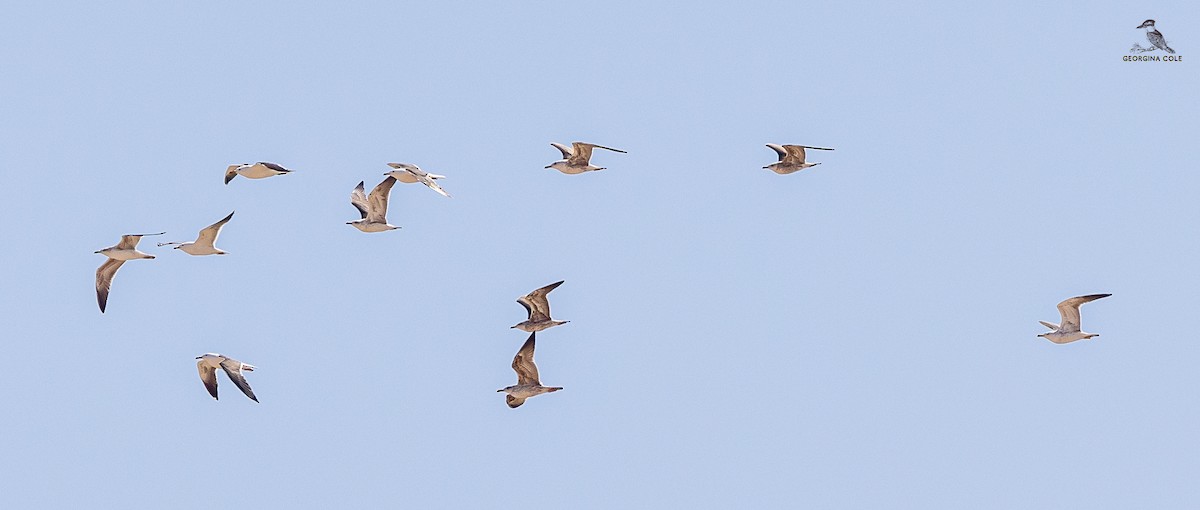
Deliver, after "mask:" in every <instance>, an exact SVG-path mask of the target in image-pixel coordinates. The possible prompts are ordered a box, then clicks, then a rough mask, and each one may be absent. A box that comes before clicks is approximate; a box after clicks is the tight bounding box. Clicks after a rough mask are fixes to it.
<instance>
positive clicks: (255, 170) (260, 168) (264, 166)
mask: <svg viewBox="0 0 1200 510" xmlns="http://www.w3.org/2000/svg"><path fill="white" fill-rule="evenodd" d="M286 173H291V170H288V169H286V168H284V167H283V166H281V165H277V164H275V163H268V162H266V161H259V162H258V163H242V164H240V165H229V168H226V169H225V184H229V181H232V180H233V178H234V177H237V176H239V175H240V176H242V177H245V178H247V179H266V178H267V177H274V176H276V175H283V174H286Z"/></svg>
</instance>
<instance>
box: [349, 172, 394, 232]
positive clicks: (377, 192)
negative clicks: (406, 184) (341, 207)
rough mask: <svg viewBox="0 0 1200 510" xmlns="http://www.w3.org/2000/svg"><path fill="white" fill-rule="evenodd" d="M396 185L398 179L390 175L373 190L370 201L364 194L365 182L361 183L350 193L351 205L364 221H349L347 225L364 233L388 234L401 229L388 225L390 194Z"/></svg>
mask: <svg viewBox="0 0 1200 510" xmlns="http://www.w3.org/2000/svg"><path fill="white" fill-rule="evenodd" d="M395 184H396V178H395V177H392V176H390V175H389V176H388V178H387V179H384V180H383V182H381V183H379V185H378V186H375V189H373V190H371V198H370V199H368V198H367V195H366V193H364V191H365V189H364V188H363V181H359V182H358V186H357V187H355V188H354V191H351V192H350V204H351V205H353V206H354V207H355V208H356V209H358V213H359V214H361V215H362V219H359V220H355V221H347V222H346V224H347V225H353V226H354V228H357V229H359V230H361V231H363V232H386V231H388V230H395V229H398V228H400V227H397V226H394V225H388V222H387V207H388V194H389V193H391V192H392V186H394V185H395Z"/></svg>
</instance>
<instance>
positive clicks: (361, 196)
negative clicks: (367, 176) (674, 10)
mask: <svg viewBox="0 0 1200 510" xmlns="http://www.w3.org/2000/svg"><path fill="white" fill-rule="evenodd" d="M350 205H352V206H354V208H355V209H358V214H361V215H362V217H363V219H366V217H367V210H368V209H370V206H368V205H367V193H366V189H365V188H363V181H358V186H357V187H355V188H354V191H351V192H350Z"/></svg>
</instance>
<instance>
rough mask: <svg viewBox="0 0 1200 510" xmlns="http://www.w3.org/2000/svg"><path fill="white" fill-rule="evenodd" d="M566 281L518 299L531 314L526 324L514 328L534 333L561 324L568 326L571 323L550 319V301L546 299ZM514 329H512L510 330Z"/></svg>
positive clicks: (522, 323) (552, 284)
mask: <svg viewBox="0 0 1200 510" xmlns="http://www.w3.org/2000/svg"><path fill="white" fill-rule="evenodd" d="M564 281H566V280H560V281H558V282H555V283H551V284H550V285H547V286H545V287H542V288H540V289H538V290H535V291H533V292H530V293H529V294H526V295H525V296H524V297H521V298H518V299H517V302H518V303H521V306H524V307H525V311H527V312H529V318H528V319H526V320H525V321H524V322H521V323H519V324H517V325H516V326H513V328H516V329H519V330H521V331H525V332H527V333H534V332H537V331H541V330H543V329H547V328H552V327H554V326H558V325H560V324H566V323H568V322H571V321H556V320H554V319H551V318H550V300H549V299H548V298H547V297H546V295H547V294H549V293H550V291H552V290H554V289H557V288H558V286H559V285H562V284H563V282H564ZM509 329H512V328H509Z"/></svg>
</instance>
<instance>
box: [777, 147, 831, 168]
mask: <svg viewBox="0 0 1200 510" xmlns="http://www.w3.org/2000/svg"><path fill="white" fill-rule="evenodd" d="M767 147H770V148H771V150H773V151H775V152H776V153H777V154H779V161H778V162H776V163H771V164H770V165H767V166H764V167H763V168H766V169H767V170H770V171H772V172H775V173H777V174H779V175H787V174H790V173H795V172H799V171H801V170H804V169H805V168H809V167H814V166H817V165H819V164H820V163H806V162H805V161H804V149H816V150H822V151H831V150H833V149H826V148H824V147H810V146H808V145H776V144H773V143H768V144H767Z"/></svg>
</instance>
